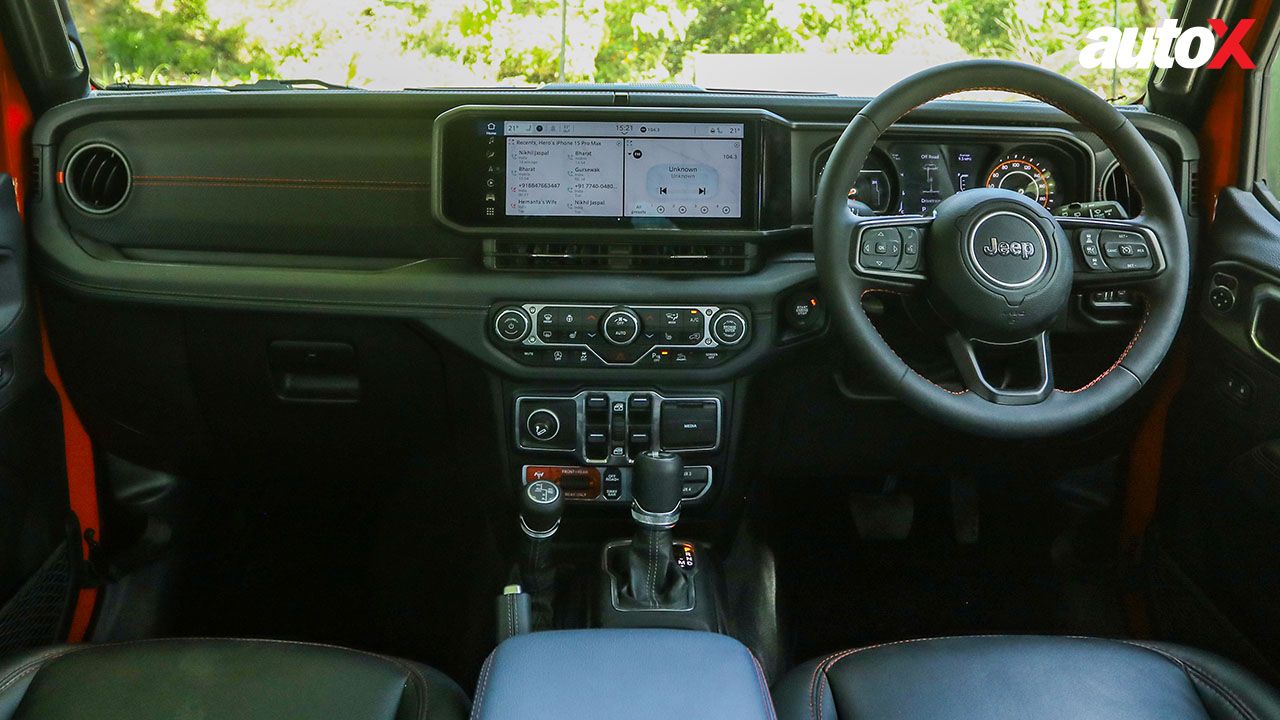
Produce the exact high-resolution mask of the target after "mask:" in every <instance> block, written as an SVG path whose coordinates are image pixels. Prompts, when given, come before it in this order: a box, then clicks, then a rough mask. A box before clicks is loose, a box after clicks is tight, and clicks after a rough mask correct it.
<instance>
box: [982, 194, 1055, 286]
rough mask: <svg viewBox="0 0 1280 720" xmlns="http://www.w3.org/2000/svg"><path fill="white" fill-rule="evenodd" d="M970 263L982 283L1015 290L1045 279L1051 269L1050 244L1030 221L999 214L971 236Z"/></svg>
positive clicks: (1012, 214) (985, 218)
mask: <svg viewBox="0 0 1280 720" xmlns="http://www.w3.org/2000/svg"><path fill="white" fill-rule="evenodd" d="M969 259H970V260H971V261H972V262H973V266H974V269H975V270H977V273H978V275H979V276H980V278H981V279H982V280H985V281H986V282H988V283H990V284H992V285H994V286H996V287H998V288H1001V289H1008V290H1015V289H1019V288H1025V287H1030V286H1031V285H1034V284H1035V283H1036V281H1038V280H1039V279H1040V278H1042V277H1044V274H1045V272H1046V271H1047V269H1048V267H1049V243H1048V242H1047V241H1046V240H1045V238H1044V233H1043V232H1041V230H1040V228H1039V227H1038V226H1037V225H1036V224H1035V223H1033V222H1032V221H1031V220H1030V219H1028V218H1026V217H1024V216H1022V215H1020V214H1018V213H1015V212H1010V211H1008V210H997V211H995V212H992V213H989V214H987V215H985V216H983V217H982V218H981V219H979V220H978V222H977V223H975V224H974V226H973V230H972V231H970V233H969Z"/></svg>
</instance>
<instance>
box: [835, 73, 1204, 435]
mask: <svg viewBox="0 0 1280 720" xmlns="http://www.w3.org/2000/svg"><path fill="white" fill-rule="evenodd" d="M971 90H1000V91H1006V92H1011V93H1016V94H1020V95H1025V96H1028V97H1032V98H1035V99H1037V100H1041V101H1043V102H1045V103H1047V104H1049V105H1052V106H1054V107H1056V108H1058V109H1059V110H1061V111H1062V112H1064V113H1066V114H1067V115H1069V116H1071V117H1072V118H1074V119H1075V120H1077V121H1078V122H1080V123H1081V124H1082V125H1084V126H1085V127H1087V128H1089V129H1090V130H1092V131H1093V132H1094V133H1096V134H1097V135H1098V137H1099V139H1101V140H1102V141H1103V142H1104V143H1106V145H1107V146H1108V147H1109V148H1110V149H1111V150H1112V152H1113V153H1114V154H1115V157H1116V159H1117V161H1118V162H1119V163H1120V165H1121V166H1122V167H1123V168H1124V169H1125V171H1126V173H1127V174H1128V176H1129V178H1130V181H1131V182H1132V183H1133V184H1134V186H1135V187H1136V188H1137V190H1138V192H1139V194H1140V195H1141V196H1142V199H1143V206H1144V210H1143V214H1142V215H1140V216H1139V217H1137V218H1134V219H1132V220H1125V221H1104V220H1091V219H1083V218H1061V217H1054V216H1051V215H1049V214H1048V212H1047V211H1045V210H1044V209H1043V208H1042V207H1040V206H1039V205H1038V203H1035V202H1034V201H1032V200H1029V199H1027V198H1025V197H1022V196H1020V195H1018V194H1017V193H1012V192H1009V191H1005V190H991V189H975V190H967V191H964V192H961V193H956V194H955V195H953V196H951V197H950V198H947V199H946V200H944V201H943V202H942V203H940V204H939V205H938V206H937V208H936V212H935V214H934V215H933V216H930V217H927V218H921V217H915V216H889V217H883V216H882V217H866V216H858V215H854V214H853V213H852V212H850V210H849V208H848V199H847V195H848V188H849V187H852V185H853V179H854V178H856V177H857V175H858V172H859V171H860V170H861V169H862V166H863V165H864V163H865V162H866V160H867V157H868V155H869V154H870V152H871V150H872V148H873V147H874V145H875V143H876V141H877V140H878V139H879V138H880V136H881V135H882V134H883V133H884V131H885V130H887V129H888V128H889V127H890V126H891V125H892V124H893V123H895V122H897V121H898V120H899V119H901V118H902V117H903V116H904V115H906V114H907V113H909V112H911V111H912V110H913V109H915V108H916V107H919V106H920V105H923V104H924V103H926V102H929V101H930V100H934V99H936V98H939V97H942V96H944V95H950V94H953V93H958V92H966V91H971ZM970 193H981V194H982V195H975V196H969V194H970ZM966 196H967V197H966ZM994 216H1008V217H1007V218H1006V217H1001V218H1000V219H1001V220H1003V221H1004V224H1003V225H999V226H998V227H997V224H996V223H993V222H991V221H992V218H993V217H994ZM884 228H889V229H891V230H892V231H897V230H898V229H901V228H915V231H916V232H923V233H927V238H926V240H925V242H924V243H923V247H922V254H923V258H924V260H925V261H926V263H928V266H927V268H925V269H924V270H923V271H922V272H920V273H914V272H911V273H903V272H883V271H877V270H876V269H875V266H874V265H870V264H868V263H865V262H864V256H863V254H862V252H863V249H862V248H861V247H860V245H859V243H861V241H862V240H863V238H864V237H865V236H867V235H866V234H867V233H868V232H875V231H877V230H881V229H884ZM992 228H996V231H994V232H993V231H992ZM1086 231H1090V232H1092V231H1096V232H1099V233H1100V232H1103V231H1113V232H1115V233H1121V235H1110V234H1109V235H1108V237H1137V238H1140V240H1139V242H1138V243H1137V244H1138V245H1143V246H1145V248H1146V251H1147V252H1149V253H1150V255H1151V256H1152V261H1151V263H1150V267H1147V268H1143V269H1141V270H1138V271H1132V272H1128V271H1126V272H1100V273H1097V274H1096V275H1090V274H1088V273H1087V272H1086V273H1082V272H1081V271H1079V270H1077V269H1076V259H1075V257H1076V256H1075V252H1076V250H1077V249H1078V246H1077V240H1076V238H1080V240H1079V242H1081V243H1083V242H1084V240H1083V237H1084V234H1085V232H1086ZM1125 233H1132V235H1129V234H1125ZM813 235H814V253H815V256H816V260H817V269H818V276H819V280H820V282H821V284H822V286H823V289H824V291H825V294H826V296H827V302H828V307H830V308H831V314H832V316H833V322H834V324H835V326H836V327H837V328H838V329H839V331H840V333H841V336H842V338H843V340H844V342H845V344H846V346H847V347H848V349H849V350H850V352H852V353H853V354H854V355H856V356H857V357H858V358H859V359H860V360H862V361H863V364H864V365H865V366H866V367H867V368H868V369H869V370H870V371H871V372H872V373H874V374H875V375H876V377H877V378H878V379H879V380H880V381H881V382H882V383H883V384H884V385H885V387H886V389H887V390H888V391H889V392H890V393H892V394H893V395H895V396H896V397H898V398H900V399H901V400H902V401H903V402H904V403H905V404H907V405H908V406H910V407H912V408H913V409H915V410H917V411H918V412H920V413H922V414H924V415H926V416H929V417H931V418H934V419H936V420H938V421H940V422H943V423H945V424H948V425H951V426H953V427H956V428H958V429H960V430H963V431H966V432H969V433H973V434H976V435H985V436H992V437H1010V438H1028V437H1044V436H1048V435H1054V434H1060V433H1063V432H1066V431H1069V430H1072V429H1075V428H1079V427H1081V426H1084V425H1086V424H1088V423H1090V422H1093V421H1095V420H1097V419H1099V418H1101V417H1103V416H1104V415H1107V414H1108V413H1110V412H1112V411H1114V410H1116V409H1117V408H1119V407H1120V405H1121V404H1123V403H1124V402H1125V401H1126V400H1128V399H1129V398H1131V397H1133V395H1134V394H1135V393H1137V392H1138V390H1140V389H1141V388H1142V386H1143V385H1144V384H1145V383H1146V382H1147V381H1148V380H1150V378H1151V377H1152V375H1153V374H1154V373H1155V371H1156V369H1157V368H1158V367H1159V365H1160V363H1161V361H1163V360H1164V357H1165V355H1166V354H1167V353H1168V351H1169V348H1170V346H1171V345H1172V343H1173V340H1174V337H1175V336H1176V334H1177V332H1178V328H1179V326H1180V324H1181V321H1182V316H1183V312H1184V310H1185V306H1186V302H1187V292H1188V288H1189V285H1190V270H1191V268H1190V248H1189V242H1188V239H1187V230H1186V226H1185V224H1184V221H1183V214H1182V207H1181V205H1180V203H1179V202H1178V198H1177V194H1176V192H1175V191H1174V187H1173V183H1172V181H1171V180H1170V179H1169V176H1168V174H1167V172H1166V171H1165V169H1164V166H1163V165H1161V163H1160V160H1159V159H1158V158H1157V156H1156V154H1155V152H1154V151H1153V150H1152V148H1151V146H1150V145H1149V144H1148V143H1147V141H1146V140H1145V139H1143V137H1142V135H1141V134H1140V133H1139V132H1138V130H1137V129H1136V128H1135V127H1134V126H1133V124H1132V123H1131V122H1130V121H1129V120H1128V119H1127V118H1126V117H1125V116H1124V114H1123V113H1121V112H1120V111H1119V110H1117V109H1116V108H1114V107H1112V106H1111V105H1110V104H1109V103H1107V102H1106V101H1105V100H1103V99H1102V98H1100V97H1098V96H1097V95H1095V94H1094V93H1093V92H1092V91H1090V90H1088V89H1087V88H1085V87H1084V86H1082V85H1080V84H1078V83H1076V82H1074V81H1072V80H1069V79H1067V78H1065V77H1063V76H1061V75H1058V74H1056V73H1053V72H1050V71H1048V70H1044V69H1041V68H1038V67H1035V66H1031V65H1025V64H1022V63H1015V62H1009V61H1004V60H968V61H961V62H956V63H950V64H946V65H939V66H936V67H933V68H930V69H927V70H924V71H922V72H920V73H917V74H915V75H913V76H911V77H909V78H907V79H905V80H903V81H901V82H899V83H897V84H895V85H894V86H892V87H890V88H889V89H888V90H886V91H884V92H883V93H881V94H880V95H879V96H877V97H876V98H875V99H873V100H872V101H871V102H869V103H868V104H867V105H866V106H865V107H864V108H863V109H862V111H861V112H859V113H858V114H857V116H855V117H854V118H853V120H852V121H851V122H850V123H849V125H848V126H847V127H846V128H845V130H844V132H843V133H842V134H841V136H840V139H839V141H838V142H837V143H836V145H835V148H834V149H833V150H832V153H831V156H830V159H829V160H828V163H827V166H826V170H825V172H824V173H823V176H822V180H821V182H820V183H819V186H818V197H817V202H816V204H815V209H814V229H813ZM877 237H878V236H877ZM988 244H989V247H988ZM939 248H942V249H943V250H945V252H940V251H939ZM867 249H868V250H870V247H869V246H868V248H867ZM1037 253H1045V256H1038V255H1037ZM1046 256H1047V257H1046ZM1063 273H1065V274H1066V275H1065V276H1064V275H1063ZM938 278H945V279H946V282H941V283H940V282H938V281H937V280H938ZM1094 284H1098V285H1104V286H1105V287H1128V288H1131V289H1132V290H1133V291H1134V294H1135V296H1137V297H1139V298H1141V299H1142V301H1143V303H1144V305H1145V315H1144V318H1143V320H1142V321H1141V322H1140V324H1139V326H1138V328H1137V331H1136V332H1135V334H1134V336H1133V339H1132V340H1131V341H1130V343H1129V344H1128V346H1127V347H1126V348H1125V350H1124V351H1123V353H1122V354H1121V355H1120V357H1119V358H1117V360H1116V362H1115V363H1114V364H1113V365H1112V366H1111V367H1110V368H1108V369H1107V370H1106V371H1104V372H1103V373H1102V374H1101V375H1100V376H1098V377H1097V378H1096V379H1095V380H1093V381H1092V382H1090V383H1088V384H1087V385H1085V386H1084V387H1082V388H1078V389H1071V390H1059V389H1056V388H1054V387H1053V378H1052V362H1051V360H1049V347H1048V327H1049V325H1050V324H1051V323H1052V321H1053V320H1054V319H1056V317H1057V316H1058V315H1059V314H1060V313H1061V312H1063V311H1065V310H1066V308H1067V299H1068V297H1069V295H1070V293H1071V291H1073V290H1080V289H1082V288H1085V287H1088V286H1090V285H1094ZM877 292H892V293H903V294H908V295H910V294H917V293H919V294H924V295H925V296H926V297H927V298H928V299H929V302H930V304H931V305H932V306H933V307H934V308H935V309H936V310H938V311H939V315H940V316H941V317H943V319H944V321H946V322H947V324H948V325H950V326H951V327H952V331H951V332H950V334H949V336H948V346H949V348H950V349H951V351H952V355H953V357H954V358H955V359H956V362H957V366H958V367H959V369H960V373H961V377H962V378H964V380H965V385H966V387H967V390H965V391H954V390H949V389H947V388H942V387H940V386H938V385H936V384H934V383H933V382H932V381H931V380H929V379H928V378H926V377H924V376H922V375H920V374H918V373H916V372H915V371H914V370H912V369H911V368H910V367H909V366H908V365H907V364H906V363H905V362H904V361H903V360H902V359H901V358H900V357H899V356H898V355H897V353H896V352H894V350H893V349H892V348H891V347H890V346H889V345H888V344H887V343H886V342H885V340H884V338H883V337H881V335H880V333H879V331H878V330H877V329H876V327H875V325H874V324H873V323H872V321H871V318H870V316H869V315H868V314H867V312H866V310H865V308H864V306H863V299H864V297H866V296H867V295H869V294H873V293H877ZM1024 303H1026V305H1025V306H1024ZM993 312H994V313H996V314H997V317H992V315H991V313H993ZM984 343H988V344H992V345H996V344H1000V345H1009V346H1020V345H1021V344H1022V343H1025V344H1026V347H1027V348H1028V350H1029V351H1034V352H1036V353H1037V355H1041V356H1043V368H1042V372H1043V375H1042V378H1041V380H1042V383H1043V385H1044V387H1030V388H1028V389H1025V390H1009V389H1005V388H1002V387H998V386H995V385H994V384H991V383H988V382H987V381H986V379H985V378H984V377H983V375H982V372H981V368H980V366H979V365H978V364H977V362H976V357H975V352H974V347H976V346H979V345H982V344H984ZM1033 385H1034V383H1033Z"/></svg>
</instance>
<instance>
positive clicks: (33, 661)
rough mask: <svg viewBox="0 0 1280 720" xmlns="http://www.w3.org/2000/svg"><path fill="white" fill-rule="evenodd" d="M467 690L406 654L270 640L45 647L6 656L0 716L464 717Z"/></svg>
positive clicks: (171, 719)
mask: <svg viewBox="0 0 1280 720" xmlns="http://www.w3.org/2000/svg"><path fill="white" fill-rule="evenodd" d="M468 712H469V703H468V702H467V698H466V695H464V694H463V692H462V690H461V689H460V688H459V687H458V686H457V684H455V683H454V682H453V681H452V680H450V679H449V678H447V677H445V676H444V675H443V674H441V673H439V672H437V671H435V670H432V669H430V668H427V667H424V666H422V665H417V664H415V663H411V662H408V661H406V660H398V659H396V658H391V657H385V656H382V655H374V654H372V653H364V652H358V651H355V650H345V649H342V648H336V647H330V646H326V645H309V644H305V643H291V642H277V641H270V640H203V639H202V640H147V641H141V642H131V643H119V644H113V645H69V646H63V647H55V648H47V649H44V650H40V651H38V652H32V653H27V654H25V655H20V656H18V657H15V658H9V659H6V660H5V661H4V662H0V720H84V719H85V718H94V719H95V720H151V719H152V718H154V719H155V720H177V719H179V718H193V719H199V720H222V719H225V720H294V719H295V718H296V719H297V720H304V719H305V720H328V719H329V718H332V719H333V720H411V719H412V720H463V719H465V718H466V717H467V713H468Z"/></svg>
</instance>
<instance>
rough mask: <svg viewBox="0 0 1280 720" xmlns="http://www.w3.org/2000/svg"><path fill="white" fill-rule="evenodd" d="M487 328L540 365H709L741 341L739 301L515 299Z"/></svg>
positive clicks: (743, 326)
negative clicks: (619, 302)
mask: <svg viewBox="0 0 1280 720" xmlns="http://www.w3.org/2000/svg"><path fill="white" fill-rule="evenodd" d="M490 321H491V328H490V334H491V336H492V337H493V339H494V340H495V341H496V342H497V344H498V345H500V346H501V347H503V348H505V349H506V350H507V351H508V352H509V353H510V355H511V356H512V357H513V358H515V360H516V361H517V362H520V363H522V364H524V365H534V366H545V367H653V368H678V367H687V368H693V367H711V366H715V365H719V364H720V363H722V362H724V361H725V360H726V359H728V358H729V357H730V356H731V355H732V354H733V353H734V352H735V351H736V350H738V349H740V348H742V347H743V346H745V345H746V343H747V340H748V338H749V336H750V332H751V319H750V314H749V313H748V311H747V310H746V309H745V308H741V307H733V306H722V305H605V304H556V303H549V304H548V303H518V304H516V303H513V304H508V305H501V306H498V307H496V308H494V310H493V312H492V313H491V320H490Z"/></svg>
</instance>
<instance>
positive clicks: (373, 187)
mask: <svg viewBox="0 0 1280 720" xmlns="http://www.w3.org/2000/svg"><path fill="white" fill-rule="evenodd" d="M133 186H134V187H168V188H260V189H269V188H277V189H281V190H379V191H382V192H403V191H413V190H422V189H424V188H426V187H427V186H426V185H421V186H382V185H335V184H316V185H306V184H284V183H250V182H240V183H236V182H209V183H194V182H156V181H151V180H138V181H134V183H133Z"/></svg>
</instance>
